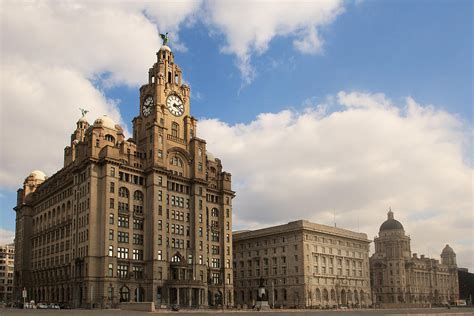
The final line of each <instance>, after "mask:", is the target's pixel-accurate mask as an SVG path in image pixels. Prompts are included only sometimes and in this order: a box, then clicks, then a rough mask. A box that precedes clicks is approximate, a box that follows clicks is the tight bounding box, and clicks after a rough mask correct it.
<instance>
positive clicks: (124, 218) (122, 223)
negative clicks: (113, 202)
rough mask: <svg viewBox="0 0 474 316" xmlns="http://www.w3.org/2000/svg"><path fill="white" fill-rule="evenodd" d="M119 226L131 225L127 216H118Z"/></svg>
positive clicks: (126, 226)
mask: <svg viewBox="0 0 474 316" xmlns="http://www.w3.org/2000/svg"><path fill="white" fill-rule="evenodd" d="M118 227H124V228H128V227H129V220H128V217H127V216H119V217H118Z"/></svg>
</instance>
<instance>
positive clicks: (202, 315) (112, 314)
mask: <svg viewBox="0 0 474 316" xmlns="http://www.w3.org/2000/svg"><path fill="white" fill-rule="evenodd" d="M270 313H271V314H276V315H277V316H310V315H315V316H335V315H342V316H365V315H367V316H385V315H391V316H402V315H419V316H421V315H423V316H425V315H428V314H431V315H435V314H438V315H439V316H444V315H453V316H464V315H474V307H473V308H451V309H447V308H431V309H421V308H419V309H418V308H417V309H398V310H395V309H376V310H373V309H371V310H345V311H340V310H329V311H317V310H276V311H260V312H255V311H221V310H211V311H202V310H194V311H193V310H180V311H179V312H170V311H159V312H155V313H147V312H135V311H125V310H107V309H105V310H99V309H97V310H87V309H73V310H39V309H26V310H22V309H0V316H9V315H13V316H17V315H21V316H23V315H24V316H29V315H31V316H35V315H41V316H49V315H54V316H57V315H65V316H83V315H84V316H144V315H146V314H148V315H153V314H160V315H164V316H172V315H179V314H190V315H192V316H206V315H210V314H218V315H232V314H234V315H235V314H242V316H254V315H255V316H257V315H262V314H270ZM235 316H237V315H235Z"/></svg>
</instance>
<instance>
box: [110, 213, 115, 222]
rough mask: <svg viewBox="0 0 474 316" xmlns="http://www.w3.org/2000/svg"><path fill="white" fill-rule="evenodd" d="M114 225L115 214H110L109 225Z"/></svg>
mask: <svg viewBox="0 0 474 316" xmlns="http://www.w3.org/2000/svg"><path fill="white" fill-rule="evenodd" d="M113 223H114V214H112V213H110V214H109V224H113Z"/></svg>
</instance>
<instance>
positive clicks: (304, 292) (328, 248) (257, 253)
mask: <svg viewBox="0 0 474 316" xmlns="http://www.w3.org/2000/svg"><path fill="white" fill-rule="evenodd" d="M369 243H370V241H369V240H368V239H367V235H366V234H362V233H356V232H352V231H348V230H345V229H341V228H335V227H330V226H325V225H319V224H315V223H311V222H308V221H304V220H300V221H295V222H290V223H288V224H285V225H279V226H274V227H268V228H263V229H258V230H254V231H242V232H234V263H233V265H234V288H235V294H234V297H235V303H236V304H237V305H241V306H243V305H246V306H247V307H251V306H253V305H254V304H255V301H256V300H257V289H258V286H259V280H260V278H263V280H264V284H265V287H266V290H267V292H268V301H269V303H270V306H273V305H274V306H275V307H299V308H309V307H326V306H331V307H332V306H336V305H340V304H344V305H345V304H347V305H350V306H353V307H366V306H369V305H370V304H371V297H370V282H369Z"/></svg>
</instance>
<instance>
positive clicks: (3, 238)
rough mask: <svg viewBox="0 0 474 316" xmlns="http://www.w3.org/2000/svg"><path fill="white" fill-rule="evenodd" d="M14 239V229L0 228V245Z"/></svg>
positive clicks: (9, 242)
mask: <svg viewBox="0 0 474 316" xmlns="http://www.w3.org/2000/svg"><path fill="white" fill-rule="evenodd" d="M14 239H15V232H14V231H11V230H7V229H3V228H0V245H5V244H11V243H12V242H13V240H14Z"/></svg>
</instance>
